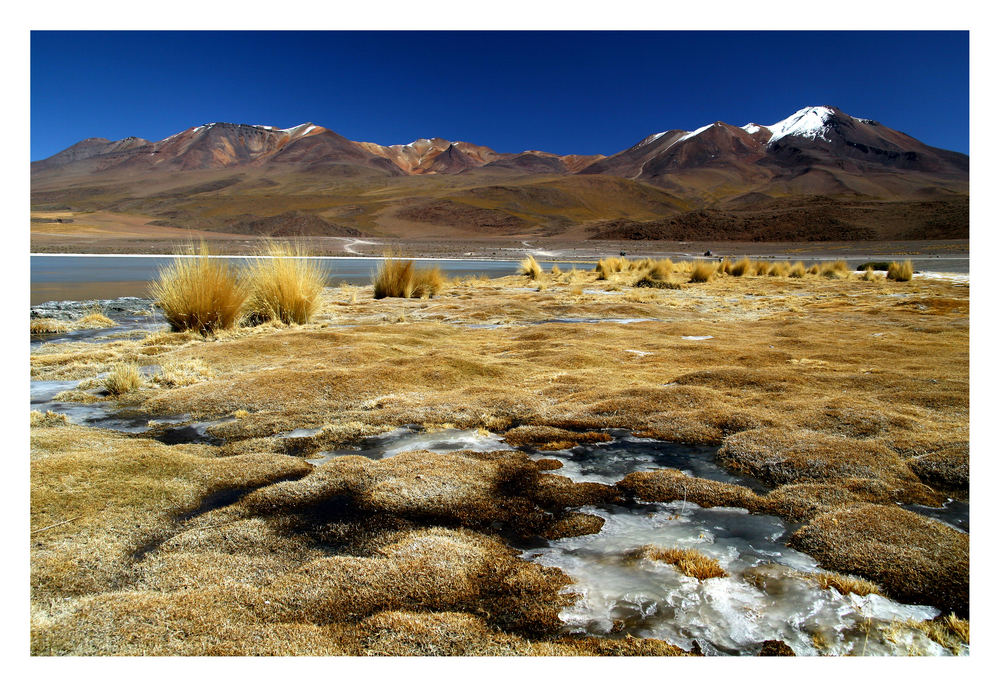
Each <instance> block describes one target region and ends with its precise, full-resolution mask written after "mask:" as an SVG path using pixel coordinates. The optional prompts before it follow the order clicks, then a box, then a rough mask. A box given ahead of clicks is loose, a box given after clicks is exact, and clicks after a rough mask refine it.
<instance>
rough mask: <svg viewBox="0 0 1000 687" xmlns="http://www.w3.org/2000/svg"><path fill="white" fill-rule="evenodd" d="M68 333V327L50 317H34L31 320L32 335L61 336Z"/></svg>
mask: <svg viewBox="0 0 1000 687" xmlns="http://www.w3.org/2000/svg"><path fill="white" fill-rule="evenodd" d="M68 331H69V325H68V324H66V323H65V322H63V321H62V320H57V319H54V318H51V317H36V318H33V319H32V320H31V333H32V334H62V333H63V332H68Z"/></svg>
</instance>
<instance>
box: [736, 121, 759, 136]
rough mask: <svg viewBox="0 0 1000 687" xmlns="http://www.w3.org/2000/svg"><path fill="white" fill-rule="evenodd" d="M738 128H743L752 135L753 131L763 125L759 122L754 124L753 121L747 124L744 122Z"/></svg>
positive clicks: (756, 130)
mask: <svg viewBox="0 0 1000 687" xmlns="http://www.w3.org/2000/svg"><path fill="white" fill-rule="evenodd" d="M740 128H741V129H743V130H744V131H745V132H747V133H748V134H750V135H751V136H753V135H754V134H755V133H757V132H758V131H760V130H761V129H762V128H763V127H761V126H760V125H759V124H754V123H753V122H750V123H749V124H744V125H743V126H741V127H740Z"/></svg>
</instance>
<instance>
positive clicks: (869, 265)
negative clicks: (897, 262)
mask: <svg viewBox="0 0 1000 687" xmlns="http://www.w3.org/2000/svg"><path fill="white" fill-rule="evenodd" d="M888 269H889V263H888V262H863V263H861V264H860V265H858V267H857V269H856V270H855V271H857V272H864V271H865V270H881V271H883V272H885V271H886V270H888Z"/></svg>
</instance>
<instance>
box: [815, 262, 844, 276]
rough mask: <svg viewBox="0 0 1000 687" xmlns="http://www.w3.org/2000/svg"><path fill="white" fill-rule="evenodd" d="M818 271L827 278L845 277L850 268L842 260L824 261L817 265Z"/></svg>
mask: <svg viewBox="0 0 1000 687" xmlns="http://www.w3.org/2000/svg"><path fill="white" fill-rule="evenodd" d="M819 273H820V275H822V276H824V277H826V278H827V279H846V278H847V276H848V275H849V274H850V273H851V268H850V267H848V266H847V263H846V262H844V261H843V260H837V261H835V262H824V263H823V264H821V265H820V266H819Z"/></svg>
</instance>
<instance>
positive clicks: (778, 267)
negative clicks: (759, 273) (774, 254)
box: [767, 262, 792, 277]
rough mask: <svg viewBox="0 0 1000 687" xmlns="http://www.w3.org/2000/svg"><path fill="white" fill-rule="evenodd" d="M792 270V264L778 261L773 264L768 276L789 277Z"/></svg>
mask: <svg viewBox="0 0 1000 687" xmlns="http://www.w3.org/2000/svg"><path fill="white" fill-rule="evenodd" d="M791 271H792V266H791V265H789V264H788V263H787V262H776V263H774V264H773V265H771V269H769V270H768V271H767V276H769V277H787V276H788V275H789V273H790V272H791Z"/></svg>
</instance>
